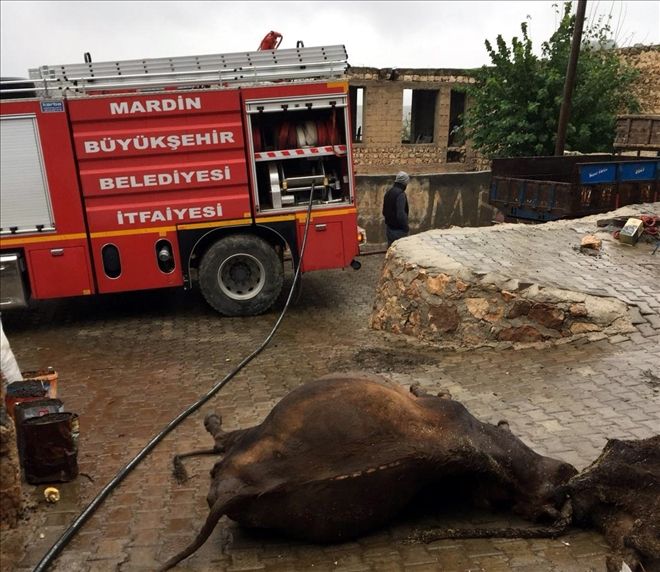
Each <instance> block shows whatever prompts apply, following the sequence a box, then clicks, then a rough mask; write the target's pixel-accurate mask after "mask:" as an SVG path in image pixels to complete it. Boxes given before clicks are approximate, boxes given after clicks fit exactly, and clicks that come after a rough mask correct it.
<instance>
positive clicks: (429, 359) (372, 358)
mask: <svg viewBox="0 0 660 572" xmlns="http://www.w3.org/2000/svg"><path fill="white" fill-rule="evenodd" d="M437 361H438V357H437V355H435V356H434V355H430V354H425V353H422V352H413V351H406V350H396V349H392V348H388V349H385V348H363V349H361V350H358V351H356V352H355V353H354V354H353V355H352V356H351V357H349V358H348V359H346V360H345V361H344V362H343V363H342V364H341V366H342V369H344V370H350V369H360V370H363V371H373V372H389V371H395V372H400V373H407V372H411V371H415V370H417V369H419V368H420V367H422V366H425V365H433V364H435V363H437Z"/></svg>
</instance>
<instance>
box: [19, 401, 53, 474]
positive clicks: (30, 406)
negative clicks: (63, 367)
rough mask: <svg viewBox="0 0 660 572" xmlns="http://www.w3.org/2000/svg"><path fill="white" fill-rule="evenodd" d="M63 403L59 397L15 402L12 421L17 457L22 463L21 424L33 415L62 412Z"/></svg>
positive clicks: (23, 444) (22, 440)
mask: <svg viewBox="0 0 660 572" xmlns="http://www.w3.org/2000/svg"><path fill="white" fill-rule="evenodd" d="M63 411H64V404H63V403H62V401H60V400H59V399H35V400H33V401H23V402H21V403H17V404H16V407H15V409H14V421H15V423H16V444H17V446H18V457H19V459H20V461H21V466H22V465H23V451H24V449H25V439H24V437H23V424H24V423H25V422H26V421H27V420H28V419H32V418H33V417H42V416H43V415H48V414H49V413H62V412H63Z"/></svg>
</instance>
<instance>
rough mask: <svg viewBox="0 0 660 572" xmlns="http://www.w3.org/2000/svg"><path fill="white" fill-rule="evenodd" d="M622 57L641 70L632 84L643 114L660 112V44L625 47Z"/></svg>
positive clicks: (622, 50) (621, 53)
mask: <svg viewBox="0 0 660 572" xmlns="http://www.w3.org/2000/svg"><path fill="white" fill-rule="evenodd" d="M620 57H621V59H622V60H623V61H624V62H626V63H627V64H628V65H631V66H633V67H635V68H637V70H639V72H640V73H639V77H638V79H637V81H635V83H634V84H633V85H632V86H631V89H632V91H633V92H634V93H635V95H637V97H638V98H639V101H640V103H641V106H642V109H641V113H643V114H660V45H656V46H641V47H636V48H623V49H621V50H620Z"/></svg>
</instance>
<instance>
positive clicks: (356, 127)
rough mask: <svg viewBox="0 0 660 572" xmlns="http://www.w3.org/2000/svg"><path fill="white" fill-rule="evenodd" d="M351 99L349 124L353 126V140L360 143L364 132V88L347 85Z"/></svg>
mask: <svg viewBox="0 0 660 572" xmlns="http://www.w3.org/2000/svg"><path fill="white" fill-rule="evenodd" d="M349 97H350V100H351V125H352V126H353V142H354V143H362V137H363V134H364V130H363V123H362V118H363V114H364V88H363V87H352V86H351V87H349Z"/></svg>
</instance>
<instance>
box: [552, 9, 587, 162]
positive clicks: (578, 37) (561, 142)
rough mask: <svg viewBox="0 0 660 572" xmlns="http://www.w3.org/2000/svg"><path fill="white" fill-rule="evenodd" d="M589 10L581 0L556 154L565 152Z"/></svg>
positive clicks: (560, 118)
mask: <svg viewBox="0 0 660 572" xmlns="http://www.w3.org/2000/svg"><path fill="white" fill-rule="evenodd" d="M586 10H587V0H579V1H578V6H577V12H576V13H575V28H573V39H572V40H571V55H570V57H569V58H568V68H567V70H566V80H565V81H564V96H563V98H562V100H561V110H560V112H559V126H558V127H557V140H556V141H555V155H559V156H561V155H563V154H564V146H565V144H566V128H567V126H568V118H569V117H570V115H571V99H572V98H573V88H574V87H575V72H576V70H577V62H578V57H579V55H580V43H581V42H582V28H583V27H584V13H585V12H586Z"/></svg>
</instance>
